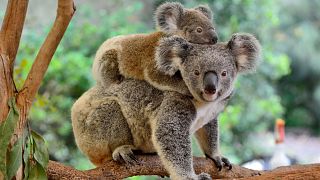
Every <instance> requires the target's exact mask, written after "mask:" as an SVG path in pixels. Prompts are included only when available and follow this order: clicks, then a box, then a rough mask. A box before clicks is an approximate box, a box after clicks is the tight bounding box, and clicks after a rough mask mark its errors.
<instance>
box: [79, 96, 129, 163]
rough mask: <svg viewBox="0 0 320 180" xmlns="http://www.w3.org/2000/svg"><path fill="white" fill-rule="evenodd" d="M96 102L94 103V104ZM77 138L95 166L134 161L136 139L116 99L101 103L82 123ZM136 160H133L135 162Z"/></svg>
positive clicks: (80, 146)
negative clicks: (107, 162) (112, 161)
mask: <svg viewBox="0 0 320 180" xmlns="http://www.w3.org/2000/svg"><path fill="white" fill-rule="evenodd" d="M92 103H94V102H92ZM81 124H82V125H80V126H81V134H79V135H77V134H75V136H77V139H78V145H79V148H80V149H81V150H82V151H83V152H84V153H85V154H86V155H87V156H88V157H89V159H90V161H91V162H92V163H93V164H95V165H96V166H101V165H103V163H104V162H105V161H107V160H111V159H114V160H116V161H120V160H121V161H122V160H124V161H125V162H126V163H132V162H134V160H135V159H134V158H132V157H133V153H132V151H131V150H132V149H134V146H133V137H132V134H131V130H130V128H129V126H128V124H127V121H126V118H125V117H124V116H123V113H122V111H121V108H120V106H119V104H118V103H117V102H116V101H114V100H105V101H102V102H100V104H99V105H97V106H96V107H95V108H92V109H91V111H90V113H88V115H87V116H86V119H85V120H84V121H83V122H81ZM132 159H133V160H132Z"/></svg>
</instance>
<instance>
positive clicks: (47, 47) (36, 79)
mask: <svg viewBox="0 0 320 180" xmlns="http://www.w3.org/2000/svg"><path fill="white" fill-rule="evenodd" d="M74 12H75V6H74V3H73V0H59V1H58V9H57V16H56V19H55V22H54V24H53V27H52V29H51V31H50V32H49V34H48V36H47V38H46V40H45V42H44V43H43V44H42V46H41V48H40V51H39V53H38V55H37V57H36V59H35V61H34V63H33V65H32V67H31V70H30V72H29V74H28V76H27V79H26V81H25V83H24V85H23V88H22V90H21V92H19V95H18V98H17V103H18V105H22V104H24V103H27V109H26V111H27V112H28V107H30V105H31V103H32V100H33V99H34V97H35V95H36V93H37V92H38V89H39V87H40V84H41V81H42V79H43V77H44V74H45V72H46V71H47V69H48V66H49V63H50V61H51V59H52V56H53V54H54V52H55V51H56V49H57V47H58V45H59V43H60V41H61V39H62V37H63V35H64V33H65V31H66V29H67V27H68V25H69V23H70V20H71V18H72V16H73V14H74Z"/></svg>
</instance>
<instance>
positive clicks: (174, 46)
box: [155, 36, 193, 76]
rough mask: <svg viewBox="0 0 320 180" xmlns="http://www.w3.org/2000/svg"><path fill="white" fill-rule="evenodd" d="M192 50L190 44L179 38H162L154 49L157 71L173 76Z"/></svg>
mask: <svg viewBox="0 0 320 180" xmlns="http://www.w3.org/2000/svg"><path fill="white" fill-rule="evenodd" d="M192 48H193V46H192V44H191V43H189V42H188V41H187V40H185V39H183V38H181V37H179V36H170V37H164V38H162V39H161V40H160V41H159V45H158V46H157V47H156V52H155V60H156V66H157V69H158V70H159V71H161V72H163V73H164V74H167V75H169V76H173V75H174V74H175V73H176V72H177V71H178V70H179V67H180V66H181V64H182V63H183V61H184V60H185V58H186V57H187V56H188V54H189V53H190V51H191V49H192Z"/></svg>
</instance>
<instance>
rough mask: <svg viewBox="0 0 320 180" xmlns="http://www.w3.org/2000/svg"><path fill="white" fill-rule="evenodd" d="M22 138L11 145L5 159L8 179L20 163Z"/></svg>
mask: <svg viewBox="0 0 320 180" xmlns="http://www.w3.org/2000/svg"><path fill="white" fill-rule="evenodd" d="M22 139H23V137H20V138H19V139H18V141H17V142H16V143H15V145H14V146H13V148H12V150H11V151H10V152H9V157H8V161H7V163H8V164H7V176H8V179H11V178H12V177H13V176H14V175H15V174H16V172H17V171H18V169H19V167H20V166H21V164H22Z"/></svg>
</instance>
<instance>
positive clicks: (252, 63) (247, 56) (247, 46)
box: [227, 33, 261, 72]
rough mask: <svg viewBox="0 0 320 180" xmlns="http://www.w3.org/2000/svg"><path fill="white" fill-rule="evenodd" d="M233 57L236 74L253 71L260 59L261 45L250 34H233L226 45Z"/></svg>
mask: <svg viewBox="0 0 320 180" xmlns="http://www.w3.org/2000/svg"><path fill="white" fill-rule="evenodd" d="M227 46H228V48H230V50H231V52H232V54H233V55H234V56H235V61H236V65H237V69H238V72H250V71H253V70H254V69H255V68H256V66H257V64H258V62H259V60H260V57H261V45H260V43H259V41H258V40H257V39H256V38H255V37H254V36H253V35H251V34H247V33H237V34H233V35H232V38H231V40H230V41H229V42H228V44H227Z"/></svg>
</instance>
